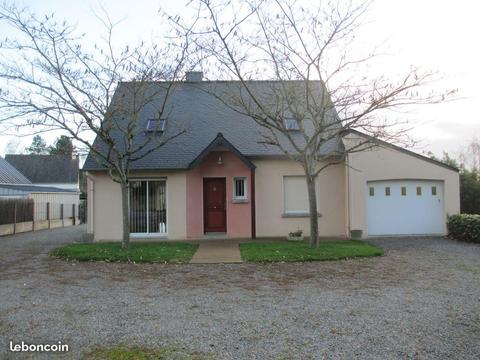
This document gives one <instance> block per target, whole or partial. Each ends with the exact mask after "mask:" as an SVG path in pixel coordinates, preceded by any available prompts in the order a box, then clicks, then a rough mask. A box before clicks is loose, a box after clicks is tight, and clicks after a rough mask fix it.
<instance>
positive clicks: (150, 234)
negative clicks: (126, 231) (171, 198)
mask: <svg viewBox="0 0 480 360" xmlns="http://www.w3.org/2000/svg"><path fill="white" fill-rule="evenodd" d="M167 180H168V178H167V177H158V178H157V177H154V178H148V177H147V178H144V177H141V178H129V181H146V182H147V196H146V199H147V200H146V201H147V213H148V210H149V201H148V200H149V199H148V197H149V194H148V186H149V182H150V181H164V182H165V211H166V212H167V222H166V223H165V226H166V229H165V230H166V231H165V232H150V224H149V222H148V221H147V232H146V233H130V237H132V238H139V237H140V238H149V237H162V238H163V237H168V229H169V216H168V181H167ZM128 211H129V214H128V216H130V189H128Z"/></svg>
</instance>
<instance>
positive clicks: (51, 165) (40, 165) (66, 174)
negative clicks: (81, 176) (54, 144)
mask: <svg viewBox="0 0 480 360" xmlns="http://www.w3.org/2000/svg"><path fill="white" fill-rule="evenodd" d="M5 160H7V161H8V162H9V163H10V164H11V165H13V166H14V167H15V168H16V169H17V170H19V171H20V172H21V173H23V174H24V175H25V176H26V177H27V178H28V179H30V181H31V182H33V183H38V184H41V183H77V182H78V172H79V160H78V158H75V159H72V157H71V156H69V155H5Z"/></svg>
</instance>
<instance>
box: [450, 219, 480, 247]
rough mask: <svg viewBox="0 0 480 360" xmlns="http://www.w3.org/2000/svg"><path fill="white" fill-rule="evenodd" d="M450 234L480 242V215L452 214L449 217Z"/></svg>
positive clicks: (462, 239)
mask: <svg viewBox="0 0 480 360" xmlns="http://www.w3.org/2000/svg"><path fill="white" fill-rule="evenodd" d="M447 225H448V234H449V235H450V236H451V237H453V238H455V239H457V240H461V241H468V242H475V243H480V215H468V214H460V215H452V216H449V217H448V223H447Z"/></svg>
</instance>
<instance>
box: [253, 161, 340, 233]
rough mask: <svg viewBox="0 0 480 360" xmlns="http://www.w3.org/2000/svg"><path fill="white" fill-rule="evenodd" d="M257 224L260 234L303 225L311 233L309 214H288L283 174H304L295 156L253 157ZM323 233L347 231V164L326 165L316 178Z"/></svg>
mask: <svg viewBox="0 0 480 360" xmlns="http://www.w3.org/2000/svg"><path fill="white" fill-rule="evenodd" d="M254 164H255V165H256V167H257V168H256V169H255V194H256V200H255V201H256V225H257V236H258V237H270V236H282V237H284V236H286V235H287V234H288V233H289V232H291V231H295V230H297V229H301V230H303V231H304V234H305V235H306V236H308V235H309V234H310V225H309V224H310V223H309V219H308V217H303V218H285V217H282V214H283V212H284V196H283V177H284V176H288V175H304V172H303V169H302V167H301V166H300V165H299V164H298V163H296V162H294V161H292V160H281V159H261V160H260V159H259V160H254ZM317 203H318V212H319V213H320V214H321V215H322V216H321V217H320V218H319V233H320V236H345V235H346V210H345V167H344V166H343V165H337V166H332V167H329V168H327V169H325V170H324V171H323V172H322V173H321V174H320V175H319V179H318V182H317Z"/></svg>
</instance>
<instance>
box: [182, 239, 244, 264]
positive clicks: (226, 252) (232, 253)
mask: <svg viewBox="0 0 480 360" xmlns="http://www.w3.org/2000/svg"><path fill="white" fill-rule="evenodd" d="M241 262H242V258H241V257H240V248H239V247H238V242H236V241H232V240H211V241H209V240H204V241H201V242H200V246H199V247H198V249H197V252H196V253H195V254H194V255H193V257H192V260H190V263H191V264H218V263H222V264H227V263H241Z"/></svg>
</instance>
